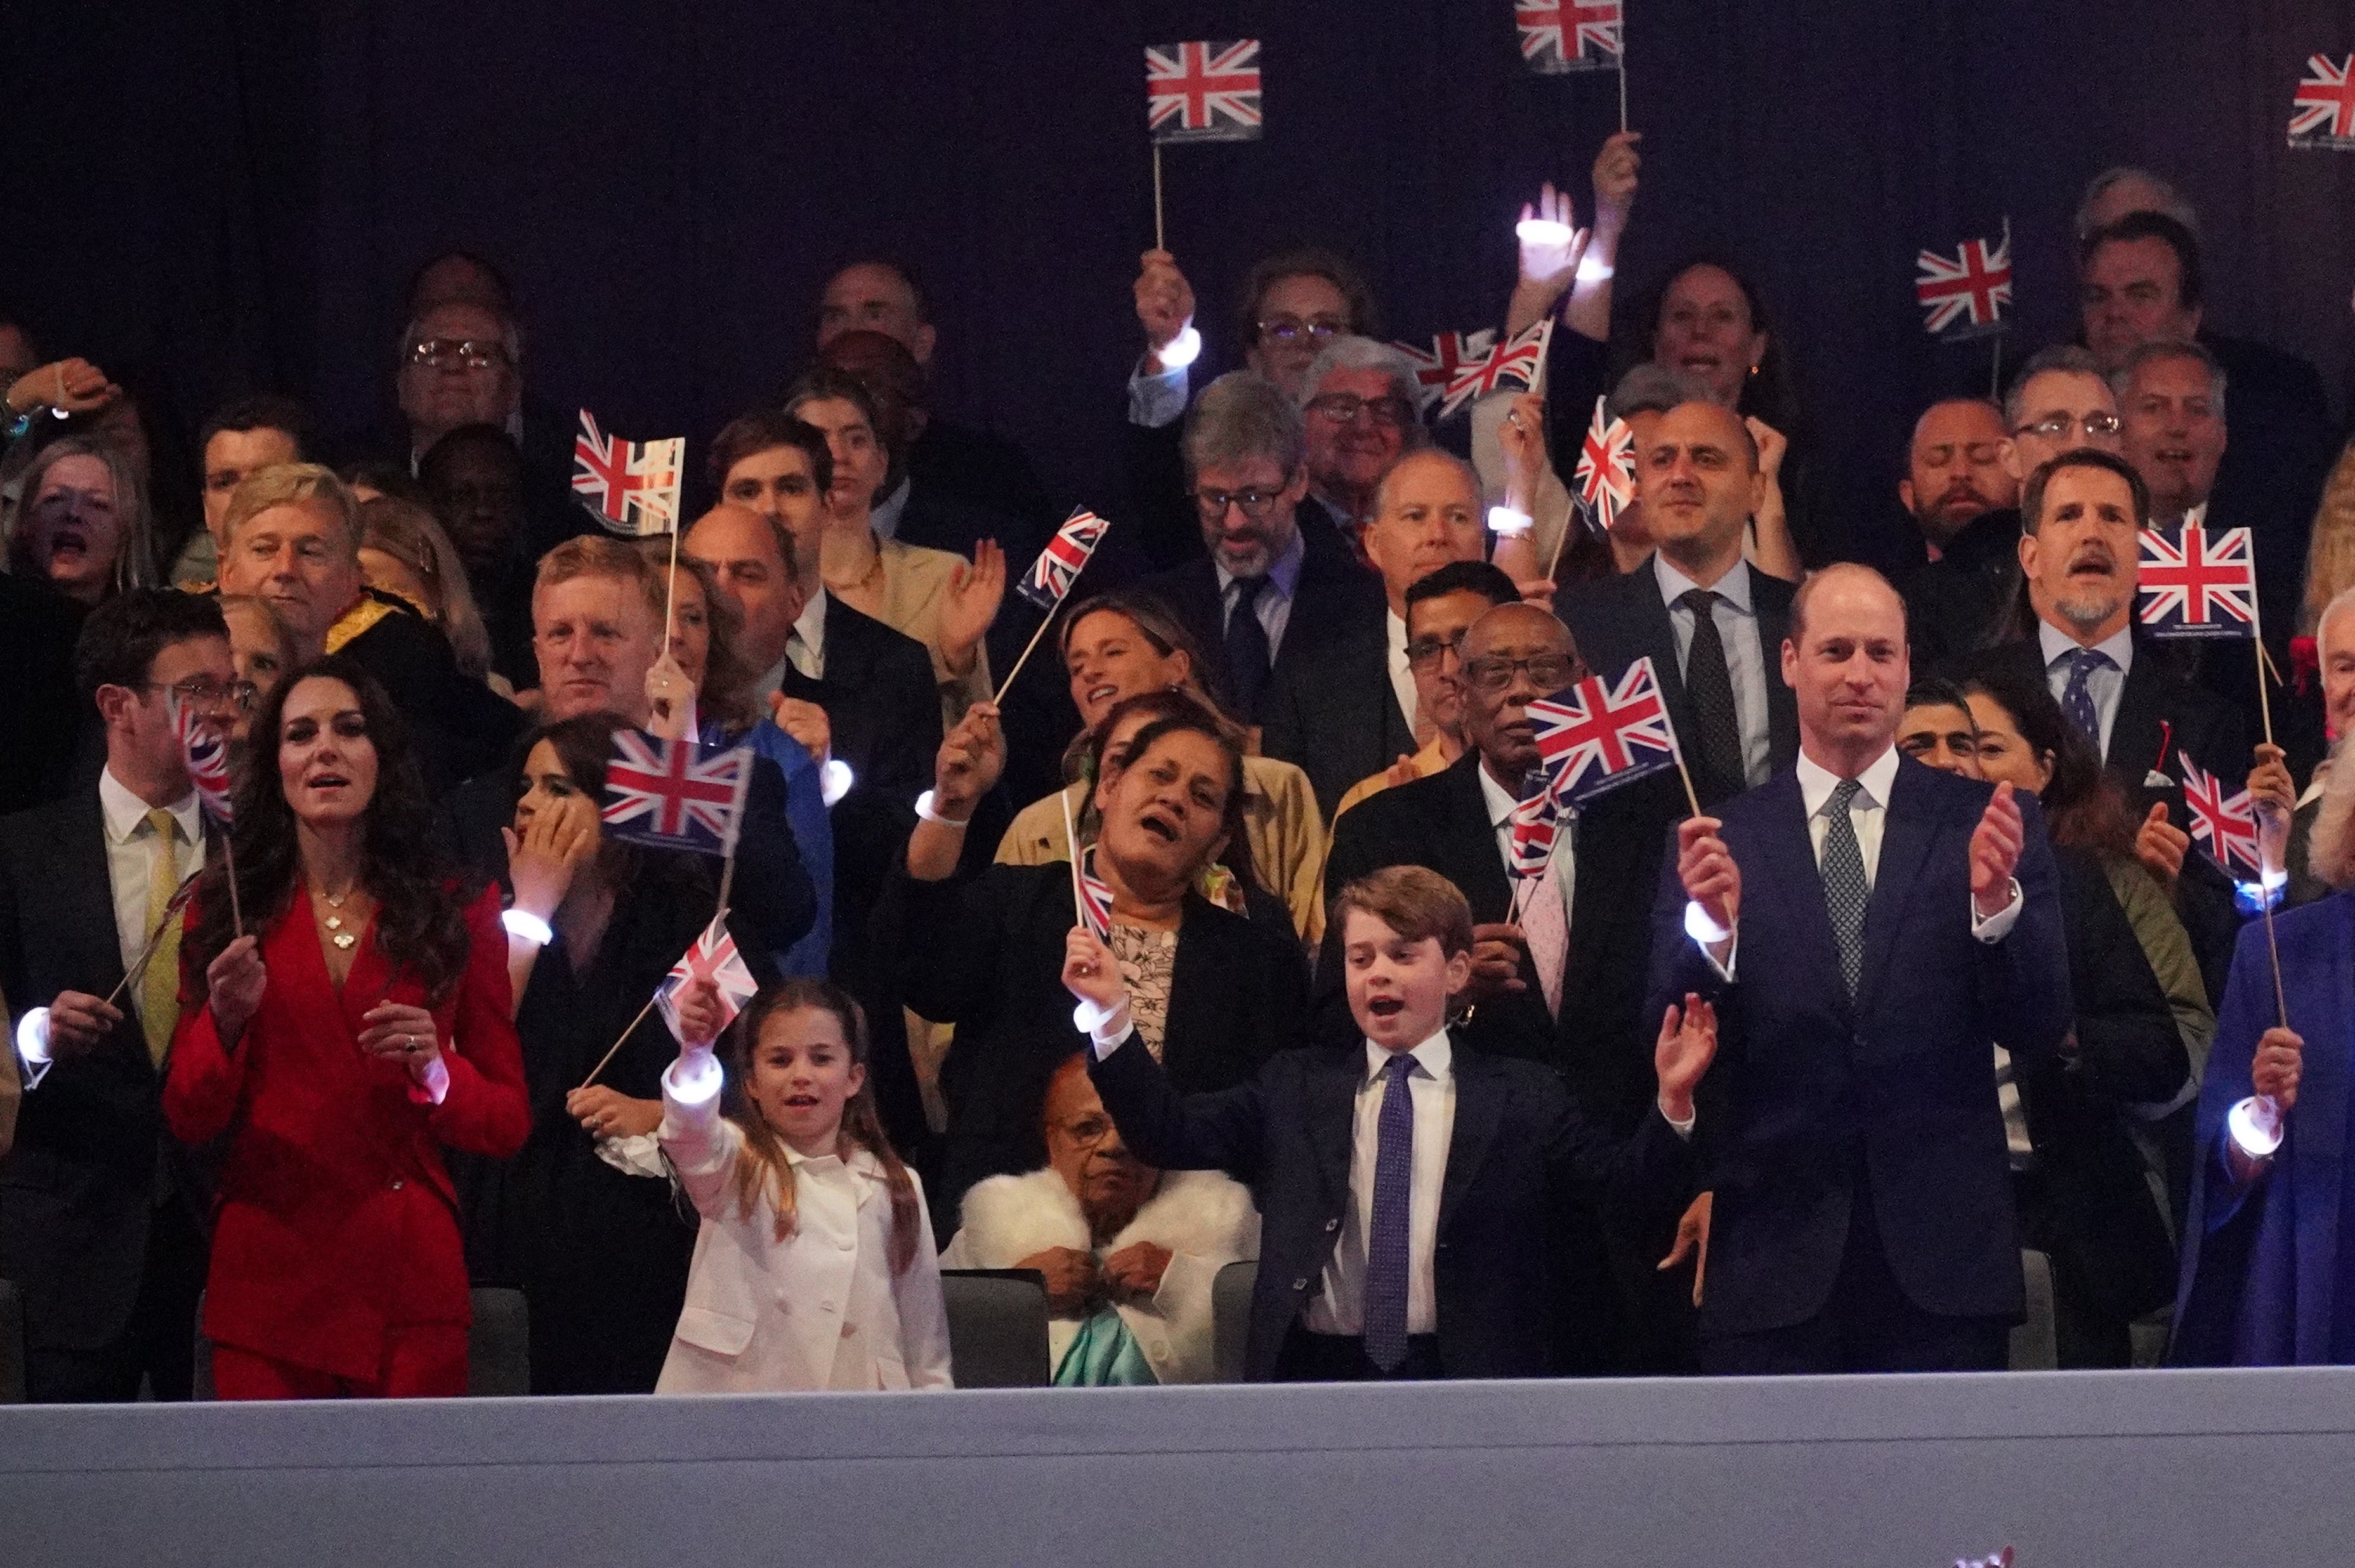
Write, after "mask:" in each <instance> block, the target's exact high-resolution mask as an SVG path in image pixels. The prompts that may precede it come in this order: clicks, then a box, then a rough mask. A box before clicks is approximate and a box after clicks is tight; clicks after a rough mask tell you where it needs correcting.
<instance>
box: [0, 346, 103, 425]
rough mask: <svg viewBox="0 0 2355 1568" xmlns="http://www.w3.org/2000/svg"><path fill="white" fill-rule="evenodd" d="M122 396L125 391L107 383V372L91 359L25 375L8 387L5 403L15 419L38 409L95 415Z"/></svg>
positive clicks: (63, 361) (63, 362)
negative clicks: (92, 362)
mask: <svg viewBox="0 0 2355 1568" xmlns="http://www.w3.org/2000/svg"><path fill="white" fill-rule="evenodd" d="M122 395H123V389H122V388H120V387H118V386H116V385H115V384H114V383H113V382H112V381H110V380H108V379H106V372H105V371H103V370H101V369H100V368H98V367H97V366H95V365H93V364H91V362H90V361H89V360H87V359H59V360H58V361H57V362H56V363H54V364H49V365H44V366H41V367H40V368H38V369H35V370H27V372H25V374H24V375H23V376H22V377H21V378H19V379H17V380H16V382H15V383H14V384H13V385H12V386H10V387H9V389H8V390H7V395H6V401H7V404H8V412H9V414H10V415H11V416H12V417H13V416H15V415H16V414H22V413H30V412H31V411H33V410H35V409H38V408H48V409H55V410H56V411H58V412H59V413H61V414H87V413H95V412H96V411H99V410H100V409H102V408H104V407H106V405H107V404H109V403H111V402H112V401H114V400H115V399H117V398H119V397H121V396H122Z"/></svg>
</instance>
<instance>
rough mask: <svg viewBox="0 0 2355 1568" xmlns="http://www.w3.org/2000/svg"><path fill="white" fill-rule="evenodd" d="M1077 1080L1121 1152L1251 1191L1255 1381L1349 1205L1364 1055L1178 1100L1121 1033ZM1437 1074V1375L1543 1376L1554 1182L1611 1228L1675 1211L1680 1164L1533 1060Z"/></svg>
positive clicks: (1556, 1279) (1294, 1058) (1652, 1122)
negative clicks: (1600, 1117)
mask: <svg viewBox="0 0 2355 1568" xmlns="http://www.w3.org/2000/svg"><path fill="white" fill-rule="evenodd" d="M1088 1072H1089V1074H1090V1076H1091V1077H1092V1078H1093V1079H1094V1080H1095V1084H1096V1090H1097V1093H1100V1094H1101V1095H1103V1103H1104V1108H1105V1109H1106V1110H1107V1111H1110V1112H1111V1113H1112V1117H1113V1120H1114V1122H1116V1123H1118V1124H1119V1126H1120V1134H1121V1138H1122V1140H1123V1141H1124V1142H1125V1143H1126V1144H1127V1145H1128V1147H1130V1148H1131V1149H1132V1150H1133V1151H1135V1154H1136V1155H1137V1156H1138V1157H1140V1158H1142V1159H1143V1160H1145V1162H1146V1164H1148V1165H1156V1166H1159V1167H1161V1168H1163V1169H1175V1170H1199V1169H1219V1170H1224V1171H1226V1172H1227V1173H1229V1174H1230V1175H1231V1176H1233V1177H1234V1178H1235V1179H1237V1180H1239V1181H1241V1182H1243V1183H1244V1184H1245V1185H1247V1186H1248V1187H1250V1188H1251V1189H1252V1199H1253V1200H1255V1201H1256V1202H1257V1203H1258V1205H1259V1211H1260V1253H1259V1277H1258V1281H1257V1283H1256V1284H1255V1285H1253V1286H1252V1314H1251V1334H1250V1339H1249V1342H1248V1345H1247V1347H1246V1349H1245V1350H1244V1361H1245V1366H1246V1370H1247V1373H1248V1375H1249V1376H1250V1377H1251V1378H1252V1379H1253V1380H1254V1381H1267V1380H1269V1379H1270V1378H1272V1377H1273V1375H1274V1372H1275V1366H1276V1358H1277V1356H1278V1354H1279V1353H1280V1352H1281V1350H1282V1349H1283V1348H1284V1336H1285V1335H1286V1334H1287V1333H1289V1332H1290V1331H1291V1328H1292V1326H1293V1324H1294V1323H1295V1321H1296V1320H1297V1319H1298V1317H1299V1316H1300V1313H1301V1311H1302V1309H1303V1308H1304V1307H1306V1306H1307V1304H1308V1301H1309V1297H1310V1296H1311V1295H1312V1294H1313V1293H1314V1292H1315V1291H1316V1290H1317V1289H1318V1288H1319V1287H1320V1286H1321V1285H1322V1284H1323V1279H1324V1273H1325V1265H1326V1264H1327V1262H1328V1261H1330V1260H1331V1258H1332V1256H1333V1249H1334V1246H1335V1245H1336V1244H1337V1243H1338V1242H1339V1240H1340V1234H1341V1224H1342V1216H1343V1215H1345V1214H1346V1213H1348V1211H1349V1209H1350V1207H1351V1205H1352V1204H1353V1203H1354V1201H1355V1200H1354V1199H1353V1198H1352V1196H1351V1192H1350V1187H1349V1173H1350V1165H1351V1161H1352V1157H1353V1155H1354V1152H1355V1144H1356V1113H1355V1102H1356V1096H1357V1091H1358V1087H1359V1083H1361V1082H1362V1081H1363V1080H1364V1078H1365V1075H1366V1051H1365V1046H1364V1043H1363V1042H1362V1040H1361V1041H1359V1043H1357V1044H1354V1045H1343V1046H1331V1047H1318V1048H1315V1049H1311V1050H1305V1051H1285V1052H1284V1054H1283V1055H1281V1056H1278V1057H1277V1058H1275V1059H1274V1060H1273V1061H1270V1062H1269V1063H1268V1064H1267V1065H1266V1066H1265V1067H1264V1068H1263V1069H1262V1070H1261V1071H1260V1072H1259V1073H1258V1075H1257V1076H1256V1077H1254V1078H1252V1080H1251V1081H1250V1082H1249V1083H1242V1084H1240V1085H1237V1086H1236V1087H1234V1088H1231V1089H1228V1090H1225V1091H1223V1092H1220V1093H1196V1094H1190V1095H1189V1094H1186V1093H1181V1092H1180V1091H1179V1090H1178V1089H1177V1088H1176V1087H1174V1086H1173V1085H1172V1084H1171V1083H1170V1081H1169V1078H1168V1077H1167V1075H1166V1074H1164V1073H1163V1072H1162V1071H1161V1070H1160V1068H1158V1067H1157V1066H1156V1065H1155V1063H1154V1061H1153V1058H1152V1057H1151V1056H1150V1055H1149V1054H1147V1053H1146V1051H1143V1050H1142V1049H1140V1046H1139V1042H1138V1041H1137V1040H1136V1039H1135V1037H1134V1036H1132V1037H1131V1038H1130V1039H1129V1040H1125V1041H1124V1042H1123V1043H1122V1044H1121V1045H1120V1046H1119V1047H1118V1048H1117V1049H1116V1050H1114V1051H1113V1052H1112V1054H1111V1055H1109V1056H1107V1057H1104V1058H1103V1059H1102V1060H1101V1061H1099V1060H1097V1059H1096V1058H1095V1055H1094V1053H1093V1051H1092V1050H1091V1051H1090V1053H1089V1066H1088ZM1452 1072H1453V1074H1454V1076H1455V1126H1454V1128H1453V1129H1452V1132H1451V1136H1450V1137H1449V1140H1448V1146H1447V1169H1446V1174H1445V1176H1444V1179H1443V1180H1442V1183H1441V1188H1440V1199H1439V1234H1438V1245H1437V1249H1436V1251H1435V1252H1434V1253H1433V1260H1432V1274H1433V1285H1434V1286H1435V1287H1436V1294H1437V1296H1438V1303H1437V1305H1438V1309H1439V1360H1440V1366H1441V1369H1442V1371H1444V1373H1445V1375H1446V1376H1448V1377H1451V1378H1497V1377H1508V1378H1509V1377H1536V1376H1541V1375H1543V1374H1544V1373H1546V1372H1547V1371H1550V1370H1551V1367H1552V1355H1551V1339H1550V1328H1551V1325H1552V1321H1553V1315H1554V1314H1555V1312H1556V1310H1557V1309H1558V1307H1559V1306H1560V1303H1559V1302H1558V1301H1557V1300H1556V1299H1555V1296H1556V1295H1557V1294H1558V1292H1559V1291H1560V1290H1561V1288H1562V1285H1561V1270H1560V1269H1559V1268H1558V1267H1557V1266H1556V1260H1555V1257H1554V1255H1553V1253H1554V1248H1553V1246H1552V1245H1551V1244H1550V1238H1551V1237H1552V1236H1553V1234H1554V1221H1555V1211H1556V1204H1557V1199H1558V1193H1559V1187H1558V1185H1557V1183H1558V1182H1559V1181H1560V1180H1561V1179H1563V1178H1565V1177H1567V1178H1570V1179H1576V1180H1582V1181H1584V1182H1589V1183H1593V1184H1596V1185H1599V1186H1605V1187H1607V1189H1608V1190H1609V1201H1608V1203H1607V1204H1606V1208H1607V1210H1608V1211H1610V1212H1611V1213H1612V1215H1613V1216H1614V1221H1615V1222H1616V1223H1617V1224H1620V1225H1628V1226H1634V1225H1638V1224H1640V1223H1641V1222H1642V1221H1648V1220H1656V1219H1657V1214H1656V1213H1655V1212H1654V1211H1657V1210H1659V1209H1661V1208H1663V1207H1668V1208H1670V1209H1672V1208H1673V1207H1674V1206H1675V1205H1677V1204H1679V1203H1680V1202H1681V1201H1682V1198H1683V1194H1684V1192H1685V1191H1686V1189H1687V1188H1688V1186H1689V1181H1690V1175H1691V1172H1690V1157H1689V1153H1688V1151H1687V1150H1686V1148H1685V1146H1684V1142H1683V1140H1682V1139H1680V1138H1678V1136H1676V1134H1675V1133H1674V1132H1673V1131H1671V1130H1670V1129H1669V1127H1668V1124H1667V1123H1666V1122H1664V1121H1662V1120H1661V1119H1660V1117H1659V1116H1658V1115H1657V1114H1655V1115H1652V1117H1651V1118H1650V1119H1649V1121H1648V1122H1646V1124H1645V1125H1643V1126H1642V1127H1641V1128H1640V1129H1639V1130H1638V1131H1637V1132H1636V1136H1634V1137H1633V1138H1629V1139H1625V1140H1623V1139H1621V1138H1618V1137H1616V1136H1613V1135H1612V1134H1610V1133H1607V1132H1605V1131H1604V1130H1603V1129H1602V1128H1601V1127H1599V1126H1598V1125H1595V1124H1594V1123H1593V1121H1592V1120H1590V1119H1589V1118H1588V1117H1586V1116H1585V1115H1582V1113H1581V1112H1580V1110H1579V1107H1578V1105H1577V1104H1576V1102H1575V1101H1573V1100H1572V1098H1571V1096H1570V1095H1569V1093H1567V1092H1566V1091H1565V1090H1564V1089H1563V1088H1562V1085H1561V1081H1560V1080H1559V1079H1557V1078H1555V1077H1554V1075H1553V1074H1552V1073H1550V1072H1546V1071H1545V1070H1544V1069H1542V1068H1540V1067H1537V1066H1534V1065H1533V1064H1531V1063H1529V1062H1526V1061H1511V1060H1509V1059H1507V1058H1502V1057H1492V1056H1486V1055H1483V1054H1482V1053H1481V1052H1479V1051H1475V1050H1471V1049H1468V1048H1466V1047H1465V1046H1463V1045H1462V1044H1460V1043H1456V1044H1455V1051H1454V1054H1453V1068H1452ZM1589 1288H1593V1286H1591V1285H1590V1287H1589ZM1605 1310H1607V1307H1606V1308H1605Z"/></svg>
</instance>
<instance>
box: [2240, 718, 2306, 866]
mask: <svg viewBox="0 0 2355 1568" xmlns="http://www.w3.org/2000/svg"><path fill="white" fill-rule="evenodd" d="M2249 804H2250V805H2252V806H2254V807H2255V808H2256V813H2257V853H2258V856H2259V858H2260V859H2263V861H2264V868H2265V869H2266V870H2268V871H2278V870H2281V869H2284V868H2285V867H2286V866H2287V865H2288V864H2289V825H2290V818H2291V817H2293V816H2296V814H2297V783H2296V780H2294V779H2292V778H2291V777H2290V776H2289V761H2288V757H2287V754H2286V753H2285V752H2283V751H2282V749H2281V748H2280V747H2279V746H2275V745H2273V744H2270V743H2266V744H2262V745H2260V746H2258V747H2257V765H2256V766H2255V767H2254V768H2251V769H2250V770H2249Z"/></svg>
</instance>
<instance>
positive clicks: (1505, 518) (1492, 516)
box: [1488, 507, 1538, 539]
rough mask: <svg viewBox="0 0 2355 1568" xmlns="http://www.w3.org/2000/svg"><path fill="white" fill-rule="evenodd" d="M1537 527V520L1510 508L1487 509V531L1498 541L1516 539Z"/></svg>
mask: <svg viewBox="0 0 2355 1568" xmlns="http://www.w3.org/2000/svg"><path fill="white" fill-rule="evenodd" d="M1537 526H1538V520H1537V519H1536V518H1535V517H1530V516H1529V514H1528V513H1527V512H1522V511H1516V510H1515V509H1514V508H1512V507H1489V508H1488V531H1489V532H1490V533H1493V534H1495V535H1496V536H1497V538H1498V539H1518V538H1520V537H1521V536H1522V535H1523V534H1525V533H1528V532H1529V530H1530V529H1531V528H1535V527H1537Z"/></svg>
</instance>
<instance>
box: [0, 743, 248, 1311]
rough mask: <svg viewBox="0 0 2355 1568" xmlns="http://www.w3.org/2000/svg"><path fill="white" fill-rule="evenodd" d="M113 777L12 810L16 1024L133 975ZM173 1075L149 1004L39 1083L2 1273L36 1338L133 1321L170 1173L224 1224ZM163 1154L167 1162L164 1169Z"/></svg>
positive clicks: (4, 1206) (20, 1130) (5, 913)
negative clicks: (143, 1015) (123, 924)
mask: <svg viewBox="0 0 2355 1568" xmlns="http://www.w3.org/2000/svg"><path fill="white" fill-rule="evenodd" d="M105 834H106V826H105V818H104V815H103V813H102V812H101V808H100V806H99V801H98V784H97V780H96V779H94V778H91V779H85V780H84V781H82V783H81V784H80V785H78V786H77V787H76V788H75V790H74V791H73V793H72V794H70V795H68V796H67V797H66V798H64V799H62V800H59V801H57V802H55V803H53V804H51V805H45V806H40V807H37V808H36V809H34V810H32V811H28V812H23V813H20V814H18V815H17V816H11V817H9V818H7V819H6V820H5V821H0V987H5V990H6V993H7V998H8V1015H9V1039H10V1040H11V1042H12V1043H13V1041H14V1040H15V1038H16V1020H17V1019H21V1018H23V1017H24V1015H25V1014H26V1013H27V1012H29V1011H31V1010H32V1009H33V1008H41V1007H47V1006H48V1005H49V1003H50V1002H52V1001H53V1000H55V999H56V997H57V995H58V993H59V992H60V991H82V992H87V993H89V994H91V995H92V996H98V997H103V996H106V995H107V994H108V993H110V992H111V991H112V990H113V989H114V987H115V986H116V985H117V984H118V983H119V982H120V981H121V980H122V979H123V955H122V943H121V938H120V936H119V935H118V933H117V932H116V930H115V925H114V894H113V891H112V881H111V880H110V878H109V876H108V872H107V863H106V837H105ZM163 1089H164V1075H163V1074H162V1073H161V1072H157V1071H156V1068H155V1063H154V1061H153V1060H152V1059H151V1058H150V1057H149V1056H148V1054H147V1037H146V1035H145V1033H144V1031H143V1030H142V1029H141V1028H140V1025H139V1019H138V1017H137V1011H136V1008H135V1006H134V1005H133V1003H132V1002H131V1001H129V1000H127V999H125V1000H123V1022H122V1023H121V1024H120V1025H118V1026H117V1027H116V1028H115V1029H114V1030H113V1032H112V1033H111V1034H110V1035H108V1036H107V1038H106V1039H105V1040H102V1041H101V1042H100V1044H99V1045H98V1047H97V1049H95V1050H94V1051H91V1053H90V1054H89V1055H87V1056H82V1057H78V1058H74V1059H71V1060H68V1061H59V1062H57V1063H56V1064H55V1065H53V1066H52V1067H51V1068H50V1069H49V1072H48V1076H47V1077H45V1078H43V1079H42V1081H41V1083H40V1086H39V1087H38V1088H37V1089H30V1090H27V1092H26V1093H25V1097H24V1104H23V1105H22V1107H21V1108H20V1110H19V1112H18V1115H17V1121H16V1147H15V1148H13V1149H12V1150H11V1151H10V1152H9V1154H8V1156H7V1157H6V1158H5V1159H0V1277H5V1278H7V1279H9V1280H12V1281H14V1282H15V1284H16V1288H17V1289H18V1290H20V1291H22V1292H24V1295H25V1332H26V1338H27V1341H28V1342H29V1343H30V1344H31V1345H33V1346H34V1347H35V1348H36V1349H62V1350H89V1349H97V1348H99V1347H101V1346H102V1345H105V1344H107V1343H108V1342H110V1341H111V1340H112V1339H115V1338H116V1337H117V1336H118V1335H120V1334H121V1333H123V1330H124V1329H125V1328H127V1327H128V1326H129V1324H130V1321H131V1315H132V1311H133V1307H135V1306H136V1305H137V1302H138V1299H139V1281H140V1276H141V1273H142V1271H143V1269H144V1263H145V1257H146V1250H147V1228H148V1222H149V1217H150V1214H151V1212H152V1211H153V1210H154V1208H155V1202H156V1200H157V1197H158V1195H159V1191H158V1181H159V1168H160V1170H161V1171H162V1172H163V1173H164V1176H165V1179H168V1180H169V1182H170V1187H169V1188H168V1189H166V1190H168V1191H170V1192H171V1193H172V1195H173V1197H174V1199H175V1200H176V1201H179V1202H182V1203H185V1204H186V1206H187V1208H188V1210H189V1211H190V1214H191V1216H192V1218H193V1219H194V1220H195V1221H196V1223H197V1228H198V1229H199V1231H208V1230H209V1229H210V1228H211V1215H210V1201H209V1195H208V1185H207V1183H206V1182H205V1181H204V1179H203V1177H202V1175H201V1170H200V1167H199V1164H198V1162H197V1160H196V1159H194V1158H193V1157H190V1156H188V1155H187V1154H186V1152H185V1151H183V1150H181V1149H180V1147H179V1146H178V1145H176V1144H175V1143H173V1142H172V1141H171V1139H170V1138H169V1137H168V1136H166V1135H165V1130H164V1119H163V1110H162V1095H163ZM159 1161H160V1162H161V1164H160V1167H159Z"/></svg>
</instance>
